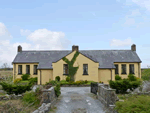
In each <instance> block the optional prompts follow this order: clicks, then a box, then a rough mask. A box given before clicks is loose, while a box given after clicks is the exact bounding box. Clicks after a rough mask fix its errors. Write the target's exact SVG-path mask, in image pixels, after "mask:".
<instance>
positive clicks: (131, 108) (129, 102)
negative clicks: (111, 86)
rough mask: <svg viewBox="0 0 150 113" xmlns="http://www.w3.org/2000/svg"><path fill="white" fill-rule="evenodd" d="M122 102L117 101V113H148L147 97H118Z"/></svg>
mask: <svg viewBox="0 0 150 113" xmlns="http://www.w3.org/2000/svg"><path fill="white" fill-rule="evenodd" d="M118 97H119V98H120V99H123V100H124V102H120V101H117V102H116V107H115V109H117V111H118V113H150V96H149V95H131V94H128V95H118Z"/></svg>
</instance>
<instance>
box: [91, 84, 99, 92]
mask: <svg viewBox="0 0 150 113" xmlns="http://www.w3.org/2000/svg"><path fill="white" fill-rule="evenodd" d="M97 91H98V83H93V82H91V93H94V94H95V95H97Z"/></svg>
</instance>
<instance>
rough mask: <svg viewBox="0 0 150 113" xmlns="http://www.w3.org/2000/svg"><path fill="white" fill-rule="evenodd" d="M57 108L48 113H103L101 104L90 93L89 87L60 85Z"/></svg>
mask: <svg viewBox="0 0 150 113" xmlns="http://www.w3.org/2000/svg"><path fill="white" fill-rule="evenodd" d="M55 106H56V107H57V109H56V110H55V111H53V112H52V111H51V112H50V113H105V112H104V111H103V105H102V104H101V102H100V101H99V100H98V99H96V96H95V95H94V94H92V93H90V87H61V96H60V97H59V98H58V100H57V102H56V105H55Z"/></svg>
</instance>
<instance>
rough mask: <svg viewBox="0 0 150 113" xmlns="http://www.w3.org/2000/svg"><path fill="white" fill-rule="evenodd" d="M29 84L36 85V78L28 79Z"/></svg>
mask: <svg viewBox="0 0 150 113" xmlns="http://www.w3.org/2000/svg"><path fill="white" fill-rule="evenodd" d="M29 82H30V83H32V84H34V83H37V77H35V78H30V79H29Z"/></svg>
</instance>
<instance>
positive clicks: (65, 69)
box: [64, 64, 69, 75]
mask: <svg viewBox="0 0 150 113" xmlns="http://www.w3.org/2000/svg"><path fill="white" fill-rule="evenodd" d="M68 74H69V71H68V64H64V75H68Z"/></svg>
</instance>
